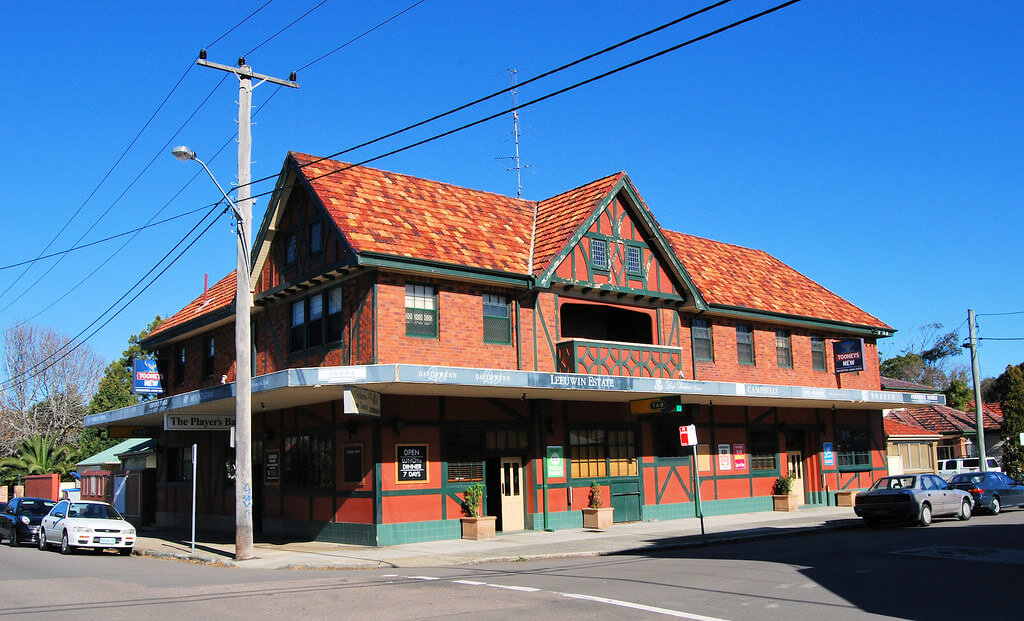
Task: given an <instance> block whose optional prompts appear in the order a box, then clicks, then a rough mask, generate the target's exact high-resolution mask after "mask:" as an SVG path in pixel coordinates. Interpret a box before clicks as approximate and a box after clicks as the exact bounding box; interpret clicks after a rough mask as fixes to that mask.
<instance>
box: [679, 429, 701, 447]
mask: <svg viewBox="0 0 1024 621" xmlns="http://www.w3.org/2000/svg"><path fill="white" fill-rule="evenodd" d="M696 444H697V426H696V425H684V426H682V427H680V428H679V446H694V445H696Z"/></svg>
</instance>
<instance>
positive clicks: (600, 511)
mask: <svg viewBox="0 0 1024 621" xmlns="http://www.w3.org/2000/svg"><path fill="white" fill-rule="evenodd" d="M614 511H615V510H614V509H613V508H612V507H598V508H596V509H592V508H590V507H587V508H586V509H583V528H590V529H593V530H604V529H606V528H608V527H609V526H611V525H612V521H613V520H612V517H613V513H614Z"/></svg>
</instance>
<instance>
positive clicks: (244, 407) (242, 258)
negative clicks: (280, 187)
mask: <svg viewBox="0 0 1024 621" xmlns="http://www.w3.org/2000/svg"><path fill="white" fill-rule="evenodd" d="M171 154H172V155H174V157H176V158H177V159H178V161H181V162H184V161H187V160H195V161H197V162H199V164H200V165H201V166H202V167H203V170H205V171H206V174H207V175H209V176H210V179H212V180H213V182H214V184H216V185H217V189H218V190H220V193H221V194H223V195H224V199H225V200H227V202H228V205H230V206H231V210H232V212H233V213H234V214H235V220H236V221H237V230H238V244H237V260H236V266H235V276H236V278H235V558H236V559H238V560H245V559H248V558H250V557H251V556H252V531H253V522H252V501H253V499H252V409H251V403H252V368H251V367H250V355H249V354H250V347H251V339H250V329H249V321H250V320H251V315H252V291H250V289H249V271H250V268H249V240H248V231H249V222H248V220H249V218H248V215H247V214H248V210H246V214H243V213H242V212H241V211H239V209H238V208H237V206H236V205H235V203H234V202H232V200H231V198H230V197H229V196H228V194H227V192H225V191H224V188H222V187H221V186H220V183H218V182H217V178H216V177H214V176H213V173H212V172H210V169H209V168H208V167H207V166H206V164H205V163H204V162H203V160H201V159H199V158H198V157H196V152H195V151H193V150H192V149H190V148H188V147H186V146H179V147H174V149H172V150H171ZM242 202H243V206H246V203H245V201H242Z"/></svg>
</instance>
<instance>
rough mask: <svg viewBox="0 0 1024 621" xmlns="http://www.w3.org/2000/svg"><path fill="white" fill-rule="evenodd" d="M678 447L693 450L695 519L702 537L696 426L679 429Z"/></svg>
mask: <svg viewBox="0 0 1024 621" xmlns="http://www.w3.org/2000/svg"><path fill="white" fill-rule="evenodd" d="M679 446H689V447H691V448H692V449H693V480H694V484H693V490H694V495H695V496H696V497H697V517H699V518H700V534H701V536H702V537H703V536H704V509H703V508H702V507H701V506H700V468H699V467H698V466H697V426H696V425H683V426H682V427H680V428H679Z"/></svg>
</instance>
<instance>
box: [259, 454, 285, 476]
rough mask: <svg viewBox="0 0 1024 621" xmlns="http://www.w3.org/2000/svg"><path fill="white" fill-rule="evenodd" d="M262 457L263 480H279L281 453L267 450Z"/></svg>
mask: <svg viewBox="0 0 1024 621" xmlns="http://www.w3.org/2000/svg"><path fill="white" fill-rule="evenodd" d="M263 457H264V459H263V480H264V481H266V482H267V483H280V482H281V461H280V460H281V453H280V452H278V451H267V452H266V453H265V454H264V456H263Z"/></svg>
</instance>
